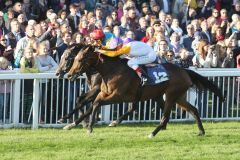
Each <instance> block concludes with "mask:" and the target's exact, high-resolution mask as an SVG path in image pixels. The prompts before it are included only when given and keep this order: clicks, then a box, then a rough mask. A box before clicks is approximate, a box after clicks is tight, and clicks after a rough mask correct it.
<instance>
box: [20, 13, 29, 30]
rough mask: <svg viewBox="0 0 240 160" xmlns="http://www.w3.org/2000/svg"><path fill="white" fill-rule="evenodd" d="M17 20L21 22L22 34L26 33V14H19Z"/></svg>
mask: <svg viewBox="0 0 240 160" xmlns="http://www.w3.org/2000/svg"><path fill="white" fill-rule="evenodd" d="M17 20H18V22H19V25H20V30H21V32H25V30H26V27H27V24H28V23H27V21H26V17H25V15H24V14H19V15H18V17H17Z"/></svg>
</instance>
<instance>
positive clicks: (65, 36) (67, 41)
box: [54, 32, 72, 63]
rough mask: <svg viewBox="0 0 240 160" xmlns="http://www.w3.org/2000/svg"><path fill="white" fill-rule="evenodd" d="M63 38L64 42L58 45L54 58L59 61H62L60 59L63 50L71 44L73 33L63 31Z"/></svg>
mask: <svg viewBox="0 0 240 160" xmlns="http://www.w3.org/2000/svg"><path fill="white" fill-rule="evenodd" d="M62 40H63V43H61V44H60V45H59V46H57V47H56V51H57V52H56V54H55V56H54V60H55V61H56V62H57V63H59V62H60V59H61V56H62V54H63V52H64V51H65V49H67V47H68V46H69V45H70V43H71V40H72V34H71V33H70V32H66V33H63V35H62Z"/></svg>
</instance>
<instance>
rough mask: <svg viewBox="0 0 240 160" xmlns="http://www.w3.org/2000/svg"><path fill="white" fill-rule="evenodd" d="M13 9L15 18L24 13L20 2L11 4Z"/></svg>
mask: <svg viewBox="0 0 240 160" xmlns="http://www.w3.org/2000/svg"><path fill="white" fill-rule="evenodd" d="M13 10H14V18H17V17H18V15H19V14H22V13H24V8H23V5H22V3H21V2H16V3H15V4H14V6H13ZM24 14H25V13H24Z"/></svg>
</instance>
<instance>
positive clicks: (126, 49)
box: [98, 45, 131, 57]
mask: <svg viewBox="0 0 240 160" xmlns="http://www.w3.org/2000/svg"><path fill="white" fill-rule="evenodd" d="M130 49H131V47H130V46H128V45H124V46H123V47H121V48H120V49H117V50H115V51H114V50H103V49H102V50H98V52H99V53H101V54H104V55H106V56H108V57H116V56H120V55H123V54H128V53H129V52H130Z"/></svg>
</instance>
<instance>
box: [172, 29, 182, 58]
mask: <svg viewBox="0 0 240 160" xmlns="http://www.w3.org/2000/svg"><path fill="white" fill-rule="evenodd" d="M182 47H183V46H182V45H181V44H180V36H179V35H178V33H177V32H173V33H172V35H171V37H170V43H169V49H170V50H172V51H173V52H174V54H175V57H178V54H179V50H180V49H181V48H182Z"/></svg>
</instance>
